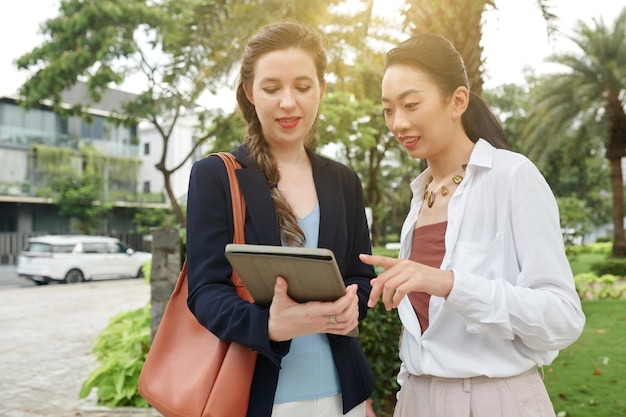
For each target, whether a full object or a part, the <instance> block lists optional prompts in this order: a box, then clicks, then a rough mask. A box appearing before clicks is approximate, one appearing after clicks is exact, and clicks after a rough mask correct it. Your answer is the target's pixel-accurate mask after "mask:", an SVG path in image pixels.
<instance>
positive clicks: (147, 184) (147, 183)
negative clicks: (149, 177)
mask: <svg viewBox="0 0 626 417" xmlns="http://www.w3.org/2000/svg"><path fill="white" fill-rule="evenodd" d="M143 192H144V193H149V192H150V181H144V182H143Z"/></svg>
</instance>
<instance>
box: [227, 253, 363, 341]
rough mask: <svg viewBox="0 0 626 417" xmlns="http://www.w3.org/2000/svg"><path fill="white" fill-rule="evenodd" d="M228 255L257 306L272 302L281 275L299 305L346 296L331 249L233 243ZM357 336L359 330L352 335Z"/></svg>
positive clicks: (290, 294)
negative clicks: (300, 303) (277, 279)
mask: <svg viewBox="0 0 626 417" xmlns="http://www.w3.org/2000/svg"><path fill="white" fill-rule="evenodd" d="M225 255H226V258H227V259H228V261H229V262H230V264H231V265H232V267H233V268H234V269H235V270H236V271H237V273H238V274H239V276H240V277H241V280H242V281H243V283H244V284H245V285H246V288H247V289H248V291H249V292H250V295H252V298H253V299H254V302H255V303H257V304H261V305H269V304H270V303H271V302H272V297H273V296H274V285H275V283H276V277H277V276H278V275H280V276H282V277H284V278H285V280H286V281H287V286H288V290H287V293H288V294H289V296H290V297H291V298H292V299H293V300H294V301H297V302H307V301H335V300H336V299H337V298H339V297H341V296H343V295H344V294H345V293H346V286H345V284H344V282H343V278H342V277H341V272H340V271H339V266H338V265H337V261H336V260H335V255H334V253H333V252H332V251H331V250H329V249H324V248H300V247H290V246H270V245H250V244H234V243H230V244H228V245H226V249H225ZM357 334H358V326H357V328H356V329H355V330H353V331H352V332H351V333H350V334H349V335H350V336H356V335H357Z"/></svg>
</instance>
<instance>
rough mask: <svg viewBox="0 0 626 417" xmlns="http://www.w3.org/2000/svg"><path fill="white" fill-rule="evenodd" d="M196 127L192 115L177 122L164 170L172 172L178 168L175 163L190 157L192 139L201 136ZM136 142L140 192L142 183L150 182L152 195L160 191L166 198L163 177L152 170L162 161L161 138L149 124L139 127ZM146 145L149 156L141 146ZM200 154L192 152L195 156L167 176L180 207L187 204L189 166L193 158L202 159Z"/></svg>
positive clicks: (185, 116) (199, 152) (194, 118)
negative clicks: (138, 158) (180, 204)
mask: <svg viewBox="0 0 626 417" xmlns="http://www.w3.org/2000/svg"><path fill="white" fill-rule="evenodd" d="M196 124H197V118H196V116H195V114H188V115H184V116H181V117H180V118H179V119H178V122H177V123H176V126H175V127H174V130H173V131H172V134H171V136H170V140H169V149H168V154H167V159H166V161H165V167H166V168H167V169H172V168H174V167H175V166H178V164H180V163H181V162H182V160H183V159H184V158H185V157H186V156H187V155H188V154H189V152H190V150H191V148H192V146H193V143H194V138H195V137H199V136H200V133H199V132H196V131H197V129H196V128H195V126H196ZM139 142H140V146H139V147H140V157H141V158H142V159H143V163H142V165H141V168H140V170H139V187H140V191H143V184H144V182H145V181H149V182H150V191H151V192H153V193H155V192H163V194H164V195H165V196H166V197H167V195H166V192H165V184H164V181H163V175H162V174H161V172H159V171H158V170H157V169H156V168H155V167H154V165H155V164H156V163H157V162H158V161H159V160H160V159H161V155H162V152H163V139H162V137H161V135H160V133H159V132H157V130H156V129H155V128H154V126H152V125H140V128H139ZM146 143H149V144H150V154H149V155H144V144H146ZM201 155H203V153H202V152H201V151H197V152H195V154H194V156H193V157H191V158H189V159H188V160H187V161H186V162H185V164H184V165H183V166H182V167H181V168H179V169H178V170H177V171H176V172H174V173H173V174H172V176H171V177H170V181H171V185H172V189H173V191H174V195H175V196H176V198H177V199H178V200H179V202H180V203H182V204H186V197H187V186H188V183H189V174H190V172H191V166H192V164H193V162H194V161H195V160H196V159H198V158H199V157H201Z"/></svg>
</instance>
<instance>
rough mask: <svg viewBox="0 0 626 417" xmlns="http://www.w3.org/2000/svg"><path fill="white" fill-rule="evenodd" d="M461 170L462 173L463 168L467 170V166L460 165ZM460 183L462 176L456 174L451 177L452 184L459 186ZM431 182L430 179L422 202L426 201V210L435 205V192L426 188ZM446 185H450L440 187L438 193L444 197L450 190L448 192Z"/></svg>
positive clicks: (431, 178)
mask: <svg viewBox="0 0 626 417" xmlns="http://www.w3.org/2000/svg"><path fill="white" fill-rule="evenodd" d="M461 168H463V171H465V168H467V164H463V165H461ZM461 181H463V175H460V174H456V175H453V176H452V182H453V183H454V184H456V185H459V184H460V183H461ZM431 182H433V177H430V179H429V180H428V183H427V184H426V190H425V191H424V200H426V205H427V206H428V208H431V207H432V206H433V204H435V194H436V191H434V190H429V189H428V186H429V185H430V183H431ZM447 184H450V183H446V184H444V185H442V186H441V188H439V192H440V193H441V195H442V196H444V197H445V196H447V195H448V194H449V192H450V190H448V187H446V185H447Z"/></svg>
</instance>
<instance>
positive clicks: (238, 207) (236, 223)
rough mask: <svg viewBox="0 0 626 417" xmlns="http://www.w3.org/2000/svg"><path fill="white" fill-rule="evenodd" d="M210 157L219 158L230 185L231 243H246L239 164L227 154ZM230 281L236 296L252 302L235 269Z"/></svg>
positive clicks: (244, 206)
mask: <svg viewBox="0 0 626 417" xmlns="http://www.w3.org/2000/svg"><path fill="white" fill-rule="evenodd" d="M211 155H217V156H219V157H220V158H221V159H222V161H224V165H226V171H227V172H228V182H229V184H230V196H231V200H232V205H233V227H234V234H233V243H246V239H245V236H244V225H245V223H246V201H245V200H244V198H243V194H242V192H241V188H239V181H238V180H237V174H236V172H235V170H237V169H239V168H241V164H240V163H239V162H237V160H236V159H235V156H234V155H233V154H231V153H229V152H216V153H213V154H211ZM230 278H231V280H232V281H233V283H234V284H235V288H236V290H237V295H238V296H240V297H241V298H243V299H244V300H248V301H250V302H252V301H253V299H252V296H251V295H250V293H249V292H248V289H247V288H246V286H245V285H244V284H243V281H241V278H239V274H238V273H237V271H235V269H233V273H232V275H231V277H230Z"/></svg>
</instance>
